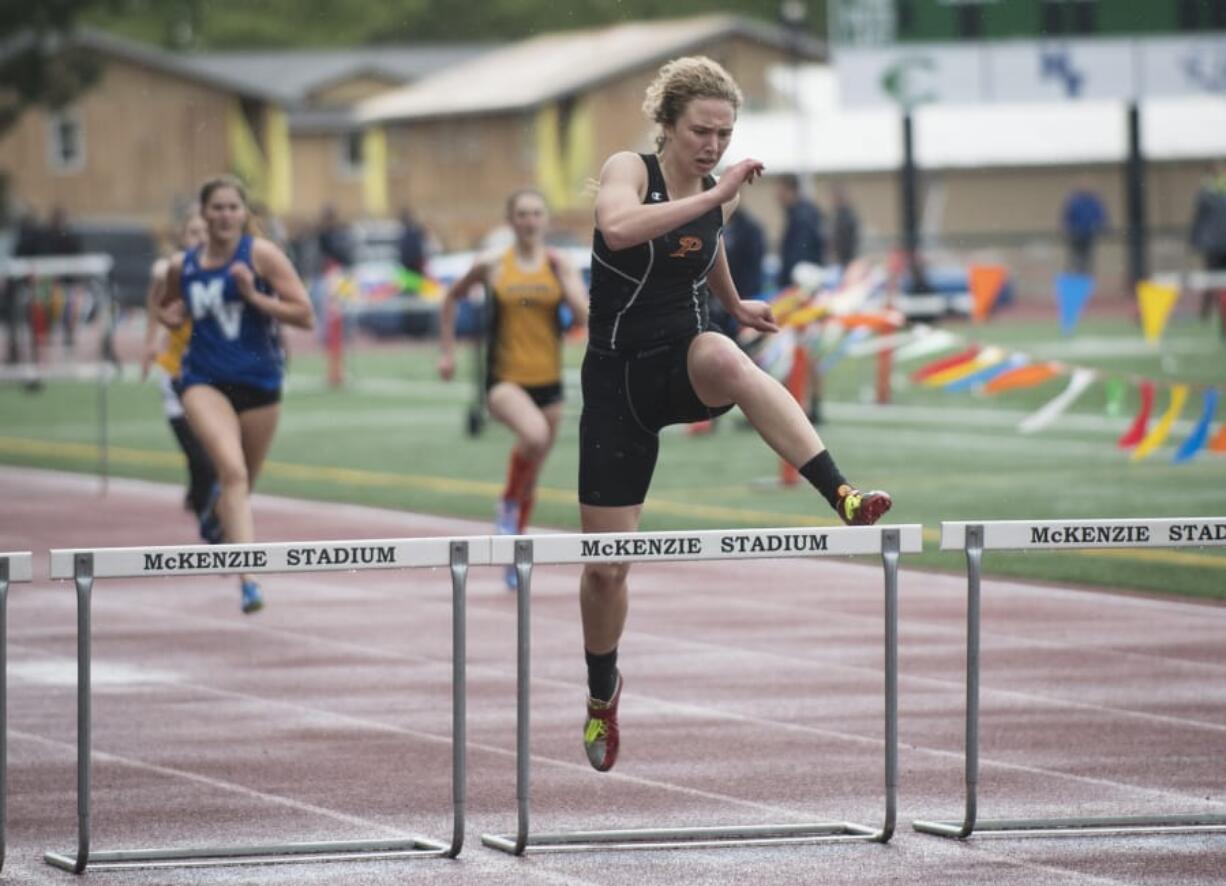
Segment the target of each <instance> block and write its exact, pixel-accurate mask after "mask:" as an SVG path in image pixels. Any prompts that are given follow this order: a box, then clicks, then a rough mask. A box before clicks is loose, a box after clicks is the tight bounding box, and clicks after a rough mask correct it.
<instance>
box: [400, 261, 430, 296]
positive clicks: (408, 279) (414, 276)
mask: <svg viewBox="0 0 1226 886" xmlns="http://www.w3.org/2000/svg"><path fill="white" fill-rule="evenodd" d="M392 274H393V276H395V278H396V282H397V283H399V284H400V288H401V290H403V291H404V292H421V290H422V287H423V286H424V285H425V282H426V280H425V278H424V277H422V275H421V274H419V273H417V272H416V271H410V270H409V269H408V268H406V267H405V266H404V265H396V267H395V269H394V270H393V271H392Z"/></svg>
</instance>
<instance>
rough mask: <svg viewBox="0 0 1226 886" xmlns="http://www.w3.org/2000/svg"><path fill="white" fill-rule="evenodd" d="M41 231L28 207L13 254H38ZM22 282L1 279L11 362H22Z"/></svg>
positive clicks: (24, 213) (14, 363)
mask: <svg viewBox="0 0 1226 886" xmlns="http://www.w3.org/2000/svg"><path fill="white" fill-rule="evenodd" d="M39 240H40V231H39V225H38V215H37V214H36V213H35V212H34V210H33V209H27V210H25V211H24V212H23V213H22V214H21V218H20V219H18V221H17V236H16V238H15V242H14V244H13V255H14V256H15V257H17V258H28V257H29V256H32V255H38V250H39V246H40V243H39ZM22 285H23V284H21V283H19V282H18V281H17V280H7V279H6V280H0V291H2V292H3V293H4V318H5V325H6V326H7V327H8V331H9V335H8V339H9V340H8V357H7V360H8V362H9V363H10V364H13V365H16V364H17V363H19V362H21V326H22V323H23V322H24V317H23V316H22V311H21V308H22V298H21V289H22Z"/></svg>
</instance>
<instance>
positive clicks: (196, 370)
mask: <svg viewBox="0 0 1226 886" xmlns="http://www.w3.org/2000/svg"><path fill="white" fill-rule="evenodd" d="M254 242H255V240H254V238H253V237H252V236H251V235H249V234H244V235H243V237H242V238H241V239H240V240H239V241H238V248H236V249H235V250H234V255H232V256H231V257H230V260H229V261H227V262H226V263H225V264H224V265H221V266H219V267H216V268H205V267H203V266H202V265H201V264H200V258H201V252H202V249H203V247H197V248H196V249H193V250H191V251H190V252H188V253H187V254H186V255H184V257H183V271H182V274H181V278H180V279H181V286H182V290H183V300H184V301H185V302H186V304H187V309H188V311H189V312H190V313H191V318H192V338H191V342H190V343H189V344H188V347H187V353H186V354H184V356H183V372H182V376H181V378H182V385H183V387H184V388H189V387H191V386H192V385H198V384H205V385H213V386H226V385H242V386H246V387H252V388H259V389H260V390H264V391H279V390H280V389H281V382H282V378H283V376H284V373H285V355H284V353H283V351H282V350H281V345H280V342H279V340H278V335H277V321H276V320H274V319H273V318H272V317H270V316H268V315H267V314H265V313H264V312H263V311H261V310H259V309H258V308H255V307H252V306H251V305H249V304H248V303H247V302H246V301H245V300H244V299H243V297H242V295H241V294H240V293H239V291H238V284H237V283H236V282H235V281H234V278H233V277H231V276H230V268H231V267H232V266H233V265H235V264H236V263H240V262H241V263H242V264H245V265H247V266H248V267H250V268H251V269H252V271H253V272H254V270H255V267H254V264H253V263H252V257H251V251H252V244H253V243H254ZM256 288H257V289H258V290H259V291H260V292H264V293H268V292H270V291H271V290H270V289H269V287H268V284H267V282H266V281H264V280H263V279H261V278H260V277H256Z"/></svg>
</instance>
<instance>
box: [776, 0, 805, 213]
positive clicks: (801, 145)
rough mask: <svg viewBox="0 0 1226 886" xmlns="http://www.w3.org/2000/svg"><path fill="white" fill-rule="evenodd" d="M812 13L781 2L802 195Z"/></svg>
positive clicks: (789, 0) (790, 0)
mask: <svg viewBox="0 0 1226 886" xmlns="http://www.w3.org/2000/svg"><path fill="white" fill-rule="evenodd" d="M808 17H809V10H808V9H807V6H806V4H805V2H804V0H781V2H780V3H779V24H780V25H781V26H782V27H783V30H784V32H785V33H786V34H787V45H788V55H789V56H790V61H791V65H792V100H793V101H794V102H795V103H796V167H797V168H796V170H795V172H796V176H797V178H799V179H800V182H801V192H802V193H804V192H805V191H807V190H808V184H809V179H810V175H809V169H808V148H809V140H808V132H807V130H808V120H807V119H806V116H805V110H804V108H803V107H802V105H801V98H800V60H801V41H802V40H803V39H804V31H805V22H806V20H807V19H808Z"/></svg>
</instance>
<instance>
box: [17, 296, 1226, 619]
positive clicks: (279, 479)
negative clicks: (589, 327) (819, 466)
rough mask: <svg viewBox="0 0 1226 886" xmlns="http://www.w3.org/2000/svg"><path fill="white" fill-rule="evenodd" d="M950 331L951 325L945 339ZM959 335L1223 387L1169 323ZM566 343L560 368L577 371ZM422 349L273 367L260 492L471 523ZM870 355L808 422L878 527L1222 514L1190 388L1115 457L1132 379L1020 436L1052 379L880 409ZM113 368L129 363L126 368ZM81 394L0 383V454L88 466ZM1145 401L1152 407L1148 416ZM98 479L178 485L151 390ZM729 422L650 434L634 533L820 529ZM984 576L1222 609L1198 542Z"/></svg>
mask: <svg viewBox="0 0 1226 886" xmlns="http://www.w3.org/2000/svg"><path fill="white" fill-rule="evenodd" d="M955 328H957V327H955ZM958 331H960V332H963V333H966V334H967V335H968V336H970V335H971V333H972V332H974V333H975V334H976V337H979V338H981V339H982V340H983V341H985V342H990V343H996V344H1001V345H1003V346H1006V347H1009V348H1016V349H1018V350H1022V351H1025V352H1027V353H1030V354H1032V355H1033V356H1036V357H1044V358H1054V359H1063V360H1066V361H1067V362H1069V363H1073V364H1076V365H1084V366H1091V367H1095V368H1098V369H1100V370H1102V371H1103V373H1104V375H1115V376H1117V377H1120V376H1129V377H1133V376H1135V377H1140V376H1148V377H1153V378H1156V379H1166V380H1180V381H1188V382H1191V383H1195V384H1217V385H1219V386H1226V360H1223V356H1224V354H1226V345H1223V343H1222V342H1221V340H1220V339H1219V338H1218V336H1217V333H1216V330H1215V329H1213V328H1210V327H1209V326H1207V325H1202V324H1199V323H1197V322H1195V321H1193V320H1190V319H1187V320H1185V319H1181V318H1178V317H1177V318H1176V319H1175V321H1174V322H1173V324H1172V326H1171V328H1170V329H1169V330H1168V332H1167V335H1166V337H1165V339H1164V342H1163V346H1162V349H1161V350H1159V351H1154V350H1152V349H1148V348H1146V347H1145V346H1144V344H1143V343H1141V340H1140V336H1139V333H1138V332H1137V330H1136V328H1135V326H1133V325H1132V324H1131V323H1129V322H1128V321H1126V320H1122V319H1121V320H1098V321H1093V322H1087V323H1086V324H1085V325H1084V326H1083V328H1082V330H1081V331H1080V333H1079V334H1078V335H1077V336H1076V337H1074V338H1071V339H1067V340H1060V339H1058V336H1057V335H1056V334H1055V330H1054V322H1039V321H1031V320H1025V321H1023V320H1020V319H1015V318H1011V317H1010V316H1009V315H1007V314H1006V315H1004V316H1002V317H1001V318H1000V319H999V320H997V321H995V322H994V323H992V324H991V325H989V326H986V327H982V328H981V329H976V330H971V329H969V328H965V327H963V328H960V329H958ZM580 359H581V349H580V348H577V347H571V348H570V349H569V350H568V353H567V363H568V367H569V372H570V374H571V375H572V376H574V374H575V373H576V372H577V367H578V363H579V361H580ZM433 360H434V349H433V347H430V346H422V345H413V344H404V345H403V346H399V345H396V346H382V347H379V348H375V349H368V350H366V351H355V352H353V353H351V354H350V355H349V356H348V359H347V382H348V383H347V385H346V387H344V388H343V389H335V390H334V389H330V388H328V387H326V386H325V385H324V384H323V382H322V379H323V377H324V365H323V361H322V358H321V357H320V356H318V355H315V354H304V355H301V356H297V357H296V358H295V360H294V363H293V365H292V367H291V376H290V383H289V388H288V391H287V395H286V401H285V409H284V412H283V418H282V424H281V427H280V430H279V432H278V435H277V439H276V442H275V444H274V447H273V451H272V454H271V456H270V461H269V464H268V465H267V468H266V471H265V474H264V475H263V476H262V477H261V478H260V482H259V488H260V489H261V490H262V491H267V492H275V493H279V494H284V495H290V496H298V497H303V498H311V499H322V500H334V501H345V502H359V503H364V504H371V505H377V506H382V507H391V508H402V509H408V510H415V511H424V512H429V513H438V514H448V515H455V516H464V517H475V518H478V519H489V518H490V517H491V516H492V513H493V501H494V498H495V496H496V495H497V494H498V493H499V491H500V489H501V480H502V477H503V472H504V469H505V463H506V454H507V450H508V446H509V443H510V437H509V435H508V434H507V432H506V431H505V430H504V429H503V428H501V427H500V426H497V425H491V426H488V427H487V429H486V431H485V432H484V433H483V434H482V435H480V436H479V437H477V438H470V437H469V436H467V434H466V433H465V430H464V414H465V410H466V405H467V403H468V402H469V401H470V399H471V395H472V386H471V384H470V383H464V382H453V383H451V384H446V383H443V382H440V381H438V380H437V378H436V377H435V375H434V371H433ZM872 362H873V361H871V360H851V359H849V360H845V361H844V362H843V363H841V364H839V365H838V366H837V367H836V368H835V369H834V371H833V372H832V373H831V374H830V376H829V378H828V379H827V380H826V392H825V393H826V399H827V402H826V404H825V410H824V411H825V416H826V419H827V420H826V422H825V423H823V425H822V426H821V428H820V430H821V433H822V436H823V438H824V439H825V441H826V443H827V444H828V445H829V446H830V448H831V450H832V451H833V452H834V453H835V456H836V458H837V459H838V462H839V464H840V467H841V468H842V469H843V471H844V473H845V474H847V476H849V477H850V478H852V479H853V480H854V481H855V482H857V483H860V484H864V485H870V486H874V487H878V486H879V487H882V488H886V489H889V490H890V492H891V493H892V494H893V495H894V497H895V501H896V506H895V509H894V511H893V512H892V514H891V518H890V519H891V520H892V521H896V522H920V523H923V524H924V525H925V527H927V528H928V529H929V530H930V533H929V536H928V539H929V543H930V544H932V543H933V542H934V539H935V533H934V532H932V531H931V530H935V529H936V527H937V526H938V524H939V522H940V521H941V520H942V519H947V520H948V519H958V520H970V519H984V520H992V519H1021V518H1033V519H1045V518H1050V519H1056V518H1076V517H1162V516H1221V515H1223V514H1226V457H1223V456H1221V455H1214V454H1209V453H1203V454H1202V455H1201V456H1200V457H1198V458H1197V459H1195V460H1194V461H1192V462H1191V463H1189V464H1185V465H1173V464H1171V452H1172V449H1171V446H1173V445H1175V444H1177V443H1178V442H1179V441H1180V440H1182V439H1183V437H1184V436H1185V435H1186V433H1187V429H1188V427H1189V426H1190V423H1191V421H1192V420H1194V418H1195V415H1196V414H1198V413H1199V409H1200V402H1199V395H1197V394H1194V395H1193V397H1192V398H1191V399H1190V401H1189V405H1188V406H1187V407H1186V408H1185V411H1184V416H1183V423H1182V424H1181V425H1180V426H1178V427H1177V429H1176V432H1175V433H1174V434H1173V435H1172V437H1171V439H1170V440H1169V441H1168V446H1167V447H1166V448H1164V449H1162V450H1159V451H1158V452H1157V453H1155V454H1154V455H1153V456H1152V457H1151V458H1150V459H1148V460H1146V461H1143V462H1139V463H1133V462H1131V461H1130V460H1129V458H1128V454H1127V453H1125V452H1121V451H1120V450H1118V449H1117V448H1116V446H1115V439H1116V437H1118V436H1119V434H1120V433H1121V432H1122V430H1123V429H1124V428H1125V427H1126V426H1127V425H1128V423H1129V420H1130V418H1131V415H1132V413H1133V412H1134V411H1135V408H1136V399H1135V398H1136V394H1135V385H1130V386H1129V389H1130V390H1129V394H1128V401H1127V403H1126V404H1125V408H1124V410H1123V413H1122V414H1121V415H1118V416H1115V417H1108V416H1106V415H1105V412H1104V403H1105V395H1104V387H1103V385H1102V384H1101V382H1099V383H1096V384H1095V385H1094V386H1093V387H1092V388H1091V389H1090V390H1089V391H1088V392H1087V393H1086V394H1085V395H1084V396H1083V397H1082V398H1081V399H1080V400H1079V401H1078V402H1077V403H1076V404H1075V405H1074V408H1073V409H1072V410H1070V413H1069V415H1068V417H1066V418H1064V419H1061V420H1060V421H1058V422H1057V423H1056V424H1055V425H1054V426H1053V427H1051V428H1049V429H1047V430H1046V431H1043V432H1041V433H1039V434H1035V435H1023V434H1020V433H1018V432H1017V431H1016V424H1017V422H1018V421H1019V420H1020V419H1021V418H1022V417H1024V416H1025V415H1026V414H1027V413H1028V412H1029V411H1031V410H1033V409H1035V408H1037V407H1038V406H1040V405H1042V404H1043V403H1045V402H1046V401H1048V400H1049V399H1051V398H1052V397H1054V396H1055V395H1056V394H1057V393H1058V392H1059V391H1060V390H1061V389H1062V386H1063V384H1064V383H1065V382H1064V381H1063V380H1057V381H1054V382H1051V383H1049V384H1048V385H1045V386H1043V387H1042V388H1039V389H1035V390H1031V391H1021V392H1014V393H1010V394H1006V395H1002V396H1001V397H997V398H985V397H981V396H976V395H972V394H951V393H946V392H942V391H939V390H932V389H927V388H921V387H916V386H911V385H909V384H908V383H907V382H906V379H905V377H904V376H903V375H902V373H901V372H900V371H898V370H905V371H908V372H909V371H910V370H912V369H913V368H915V367H916V366H918V365H922V362H923V361H920V362H918V363H913V364H908V365H907V366H904V367H898V370H896V375H895V404H894V405H893V406H891V407H888V408H879V407H876V406H875V405H872V404H871V403H868V402H866V401H868V400H870V399H871V391H872V385H873V373H874V368H873V365H872ZM131 374H132V373H131V372H130V371H129V373H128V375H129V376H130V375H131ZM568 391H569V397H570V399H569V400H568V406H567V420H566V421H565V423H564V425H563V428H562V430H561V434H560V438H559V440H558V444H557V446H556V448H555V450H554V452H553V454H552V456H551V457H550V460H549V462H548V463H547V465H546V466H545V469H544V471H543V474H542V478H541V484H542V489H541V494H540V501H539V504H538V510H537V518H536V519H537V521H538V522H540V523H541V524H544V525H551V526H557V527H561V528H575V527H577V522H578V510H577V507H576V505H575V496H574V488H575V477H576V474H577V462H578V452H577V446H578V443H577V436H578V410H579V402H578V401H579V394H578V384H577V379H575V378H573V377H572V378H571V380H570V382H569V384H568ZM97 403H98V389H97V387H96V385H93V384H88V383H77V382H52V383H48V385H47V387H46V388H45V389H44V390H43V391H42V392H41V393H37V394H31V393H27V392H25V391H23V390H22V389H20V388H18V387H15V386H4V387H0V416H3V421H2V423H0V461H3V462H7V463H10V464H23V465H35V466H40V467H50V468H57V469H64V470H76V471H87V472H88V471H93V470H95V469H96V468H97V459H98V452H97V446H96V442H97V418H96V416H97ZM1165 404H1166V394H1165V393H1164V392H1163V393H1160V395H1159V400H1158V404H1157V411H1159V412H1160V411H1161V410H1163V409H1164V408H1165ZM108 411H109V418H110V421H109V437H110V440H109V442H110V459H111V470H112V471H113V472H114V473H115V474H117V475H122V476H130V477H139V478H147V479H152V480H160V481H168V482H177V481H179V480H180V479H181V477H182V476H183V469H182V463H181V459H180V458H179V456H178V452H177V449H176V448H175V445H174V442H173V440H172V438H171V436H170V433H169V430H168V428H167V427H166V425H165V423H164V421H163V419H162V415H161V409H160V404H159V401H158V393H157V391H156V389H155V388H154V387H153V386H152V385H151V384H141V383H139V382H136V381H134V380H132V379H130V378H128V377H124V378H123V379H121V380H119V381H117V382H115V383H114V384H113V385H112V386H111V388H110V390H109V396H108ZM742 424H743V423H742V422H741V421H740V420H739V418H738V417H736V416H730V417H729V418H727V419H725V420H723V421H722V422H720V424H719V425H718V427H717V430H716V432H715V433H714V434H711V435H707V436H699V437H691V436H689V435H687V434H686V433H684V431H683V430H681V429H670V430H668V431H666V432H665V434H664V437H665V439H664V440H663V444H662V446H661V456H660V461H659V464H658V466H657V469H656V475H655V480H654V482H653V485H652V493H651V497H650V498H649V499H648V503H647V508H646V512H645V516H644V528H647V529H680V528H692V527H698V528H715V527H724V526H727V527H737V526H766V525H788V524H793V525H795V524H805V523H808V524H813V523H831V522H832V518H831V515H830V513H829V511H828V509H827V508H826V506H825V504H824V503H823V502H821V501H820V499H818V498H816V497H815V496H814V494H813V493H812V491H811V490H809V489H807V488H799V487H795V488H789V489H781V488H779V487H778V486H777V485H776V484H775V483H774V482H773V479H774V477H775V476H776V473H777V470H778V462H777V459H776V458H775V457H774V456H773V455H772V454H771V453H770V451H769V450H768V449H767V448H766V447H765V445H764V444H762V443H761V442H760V441H759V440H758V438H757V436H756V435H755V434H754V433H753V432H751V431H749V430H747V429H744V428H743V427H741V425H742ZM907 562H908V564H909V565H913V566H920V567H925V568H937V569H948V570H952V569H958V568H961V563H960V560H959V558H958V557H957V555H955V554H942V553H940V552H936V551H932V552H927V553H924V554H923V555H919V556H915V557H908V558H907ZM985 569H986V571H987V572H988V573H990V574H997V575H1012V576H1019V577H1025V578H1036V579H1045V580H1053V581H1059V582H1066V583H1077V584H1090V585H1100V586H1108V587H1118V588H1134V589H1138V590H1143V591H1151V592H1152V591H1157V592H1170V593H1176V594H1183V595H1195V596H1202V597H1212V598H1219V599H1221V598H1226V555H1223V554H1222V553H1219V552H1217V551H1213V550H1210V549H1204V550H1172V551H1167V550H1140V551H1128V550H1124V551H1093V552H1063V553H1057V554H1026V555H1005V554H992V555H989V556H988V558H987V560H986V563H985Z"/></svg>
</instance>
